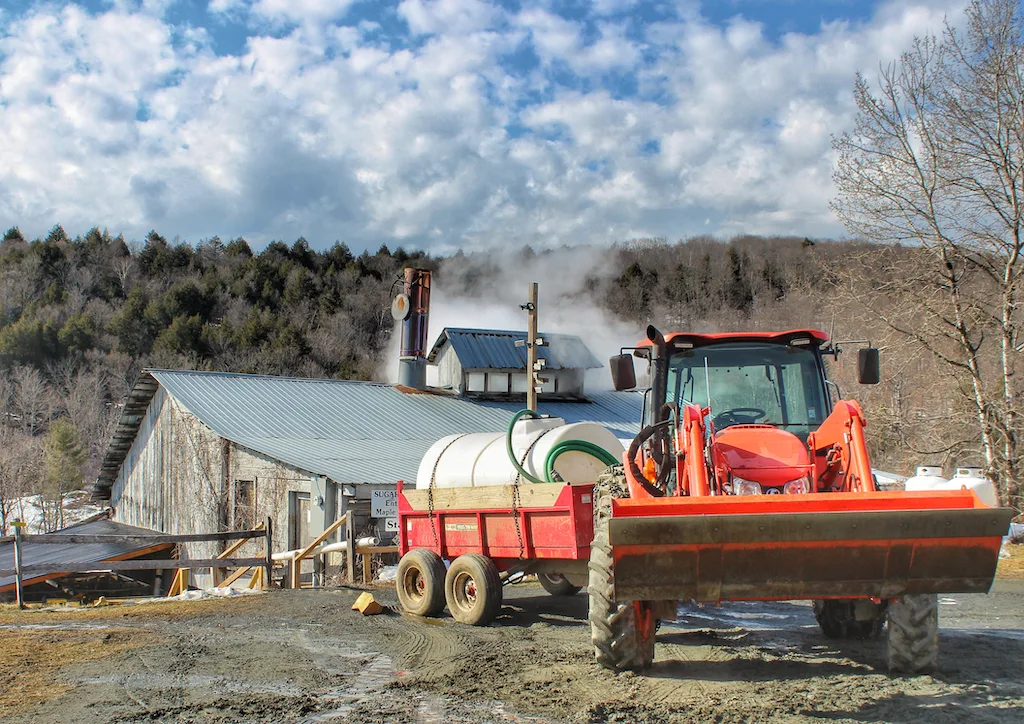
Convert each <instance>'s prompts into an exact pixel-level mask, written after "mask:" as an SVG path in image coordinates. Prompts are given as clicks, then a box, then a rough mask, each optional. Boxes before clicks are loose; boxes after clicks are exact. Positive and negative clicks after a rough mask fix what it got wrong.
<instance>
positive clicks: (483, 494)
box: [402, 483, 566, 511]
mask: <svg viewBox="0 0 1024 724" xmlns="http://www.w3.org/2000/svg"><path fill="white" fill-rule="evenodd" d="M565 487H566V486H565V483H543V484H539V485H538V484H536V483H520V485H519V507H520V508H549V507H551V506H552V505H554V504H555V501H556V500H558V496H559V495H561V494H562V491H563V490H565ZM515 488H516V486H514V485H481V486H479V487H475V488H434V510H436V511H443V510H462V509H465V510H488V509H504V508H511V507H512V494H513V491H514V490H515ZM429 492H430V491H429V490H412V489H406V490H403V491H402V494H403V495H405V499H406V500H407V501H409V505H410V507H412V509H413V510H416V511H426V510H428V509H429V508H428V506H429V501H428V493H429Z"/></svg>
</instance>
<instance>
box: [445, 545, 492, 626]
mask: <svg viewBox="0 0 1024 724" xmlns="http://www.w3.org/2000/svg"><path fill="white" fill-rule="evenodd" d="M444 597H445V600H446V601H447V602H448V611H449V612H450V613H451V614H452V618H454V619H455V620H456V621H458V622H459V623H465V624H469V625H470V626H486V625H487V624H489V623H490V622H491V621H493V620H494V619H495V617H496V616H497V615H498V614H499V613H500V612H501V577H500V576H499V575H498V569H497V567H496V566H495V565H494V561H492V560H491V559H490V558H488V557H487V556H482V555H480V554H479V553H467V554H466V555H463V556H459V557H458V558H456V559H455V560H454V561H452V565H451V567H450V568H449V569H448V575H447V576H445V579H444Z"/></svg>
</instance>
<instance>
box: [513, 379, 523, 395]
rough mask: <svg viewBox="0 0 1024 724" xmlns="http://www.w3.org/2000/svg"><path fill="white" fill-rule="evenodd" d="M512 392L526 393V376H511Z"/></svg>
mask: <svg viewBox="0 0 1024 724" xmlns="http://www.w3.org/2000/svg"><path fill="white" fill-rule="evenodd" d="M512 391H513V392H519V393H525V392H526V375H512Z"/></svg>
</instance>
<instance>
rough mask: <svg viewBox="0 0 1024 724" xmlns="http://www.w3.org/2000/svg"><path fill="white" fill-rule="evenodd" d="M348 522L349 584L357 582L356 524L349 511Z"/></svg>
mask: <svg viewBox="0 0 1024 724" xmlns="http://www.w3.org/2000/svg"><path fill="white" fill-rule="evenodd" d="M347 515H348V520H346V521H345V542H346V543H348V545H347V546H345V559H346V560H345V564H346V566H347V568H348V582H349V583H355V582H356V523H355V516H354V515H352V511H351V510H349V511H348V514H347Z"/></svg>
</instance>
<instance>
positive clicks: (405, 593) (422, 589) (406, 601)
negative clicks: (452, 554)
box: [395, 548, 445, 616]
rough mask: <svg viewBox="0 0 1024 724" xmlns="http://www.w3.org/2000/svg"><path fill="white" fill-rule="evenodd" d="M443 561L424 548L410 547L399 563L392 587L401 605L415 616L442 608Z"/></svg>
mask: <svg viewBox="0 0 1024 724" xmlns="http://www.w3.org/2000/svg"><path fill="white" fill-rule="evenodd" d="M444 575H445V568H444V561H442V560H441V557H440V556H439V555H437V554H436V553H434V551H431V550H427V549H426V548H417V549H415V550H411V551H409V552H408V553H406V554H405V555H404V556H402V560H400V561H399V562H398V573H397V574H396V576H395V589H396V591H397V593H398V601H399V603H401V604H402V608H404V609H405V610H406V611H408V612H409V613H411V614H415V615H417V616H437V615H438V614H439V613H441V611H443V610H444Z"/></svg>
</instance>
